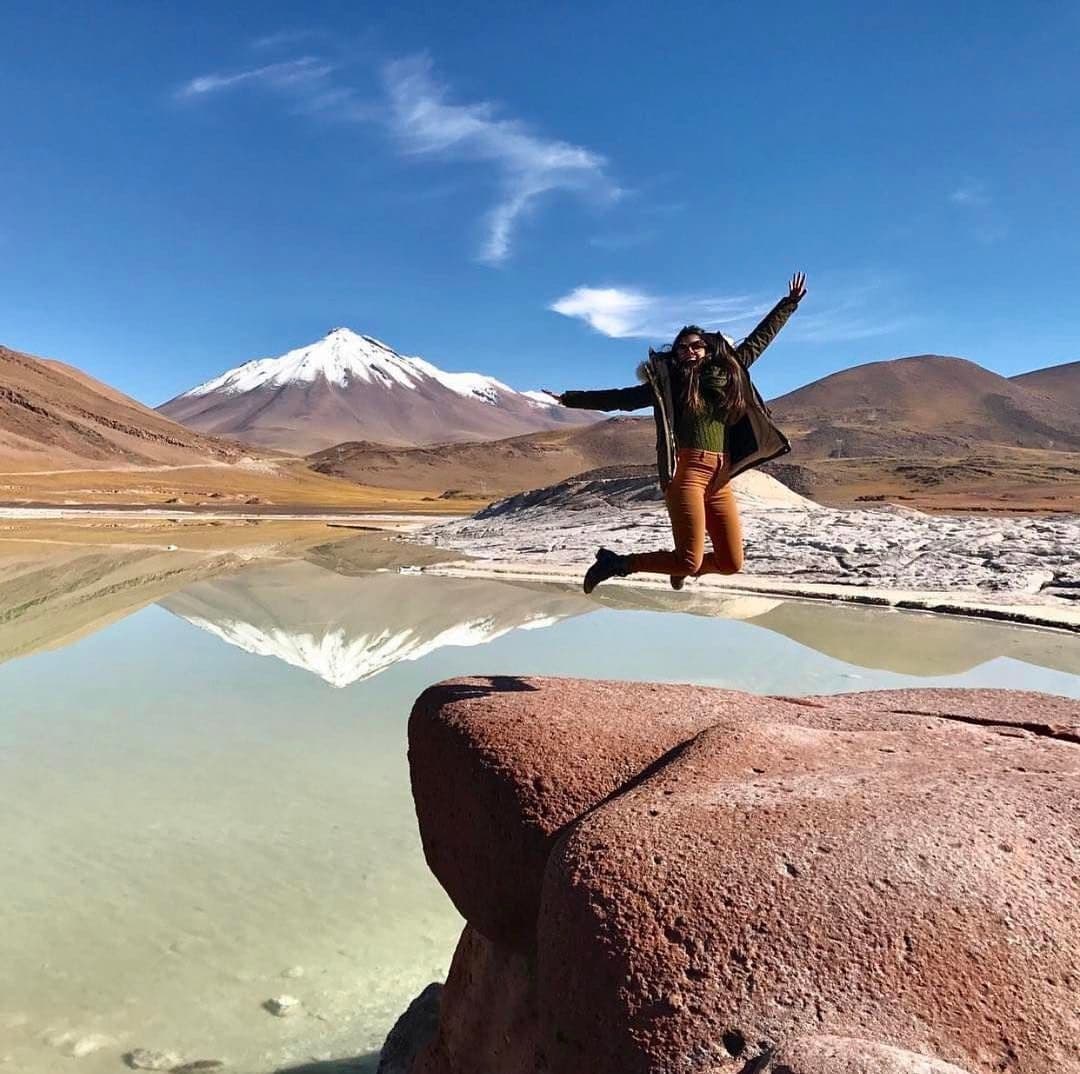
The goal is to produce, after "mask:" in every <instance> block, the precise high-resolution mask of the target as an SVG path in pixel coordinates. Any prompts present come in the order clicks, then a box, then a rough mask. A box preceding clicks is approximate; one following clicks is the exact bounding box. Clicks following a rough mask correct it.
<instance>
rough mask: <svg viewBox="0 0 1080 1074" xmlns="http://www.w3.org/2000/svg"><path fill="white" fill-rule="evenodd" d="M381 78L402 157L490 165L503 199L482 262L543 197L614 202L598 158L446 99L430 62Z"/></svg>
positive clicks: (390, 67) (505, 252)
mask: <svg viewBox="0 0 1080 1074" xmlns="http://www.w3.org/2000/svg"><path fill="white" fill-rule="evenodd" d="M383 75H384V85H385V87H386V94H387V100H388V104H389V112H388V115H387V124H388V126H389V128H390V130H391V132H392V133H393V135H394V137H395V139H396V140H397V142H398V144H399V145H400V146H401V148H402V149H403V151H404V152H405V153H407V154H410V155H414V156H428V157H442V158H458V159H466V160H476V161H481V162H484V163H486V164H490V165H492V166H493V167H494V168H495V170H496V173H497V176H498V182H499V186H500V189H501V195H500V198H499V200H498V202H497V203H496V204H495V205H494V206H493V207H492V208H491V210H490V211H489V212H488V215H487V220H486V227H485V238H484V243H483V247H482V250H481V255H480V256H481V260H484V261H487V262H490V263H492V264H499V263H500V262H502V261H505V260H506V258H507V257H508V256H509V254H510V248H511V244H512V241H513V237H514V233H515V231H516V229H517V227H518V225H519V223H520V222H521V220H522V218H524V217H525V216H526V215H527V214H529V213H530V212H532V211H533V210H534V209H535V208H536V203H537V201H538V199H539V198H540V197H541V196H542V195H544V194H548V193H551V192H553V191H559V190H563V191H573V192H576V193H579V194H580V193H584V194H588V195H590V196H594V197H600V198H605V199H614V198H616V197H618V195H619V190H618V187H617V186H616V185H615V184H614V183H613V182H612V181H611V180H610V178H608V176H607V174H606V170H605V169H606V166H607V162H606V161H605V159H604V158H603V157H602V156H601V155H600V154H598V153H595V152H593V151H592V150H590V149H586V148H585V147H583V146H578V145H573V144H571V143H570V142H565V141H561V140H559V139H554V138H546V137H543V136H541V135H538V134H535V133H533V132H532V131H530V130H529V129H528V127H527V126H526V125H525V124H524V123H522V122H521V121H519V120H516V119H509V118H501V117H500V116H499V115H498V112H497V109H496V108H495V106H494V105H492V104H491V103H490V102H487V101H477V102H473V103H470V104H457V103H453V102H451V101H450V100H449V99H448V98H449V93H448V91H447V89H446V87H445V86H443V85H442V84H440V83H438V82H437V81H436V80H435V78H434V77H433V74H432V65H431V61H430V59H429V58H428V57H426V56H414V57H410V58H408V59H405V60H398V61H396V62H393V63H390V64H387V65H386V67H385V69H384V72H383Z"/></svg>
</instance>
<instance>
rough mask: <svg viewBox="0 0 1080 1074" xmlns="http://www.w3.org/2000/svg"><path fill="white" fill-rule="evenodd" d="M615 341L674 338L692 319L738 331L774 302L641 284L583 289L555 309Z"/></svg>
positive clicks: (554, 309)
mask: <svg viewBox="0 0 1080 1074" xmlns="http://www.w3.org/2000/svg"><path fill="white" fill-rule="evenodd" d="M548 308H549V309H551V310H553V311H554V312H555V313H561V314H562V315H563V316H564V317H577V318H578V319H580V320H582V321H584V322H585V323H586V324H587V325H589V327H590V328H592V329H594V330H595V331H597V332H600V333H602V334H603V335H605V336H610V337H611V338H613V339H650V340H666V339H671V338H672V337H673V336H674V335H675V333H676V332H678V330H679V329H680V328H681V327H682V326H683V325H684V324H689V323H695V324H696V323H700V324H702V325H703V326H705V327H708V328H720V327H723V328H724V330H725V331H729V332H735V333H737V332H738V330H739V329H741V328H746V329H749V328H751V327H753V324H754V318H756V317H760V316H761V314H762V313H764V312H765V311H766V310H767V309H768V308H769V304H768V303H767V302H763V301H761V300H759V299H755V298H753V297H751V296H749V295H658V294H650V293H649V292H647V291H644V290H641V289H639V288H626V287H577V288H575V289H574V290H573V291H571V292H570V293H569V294H566V295H563V297H562V298H560V299H557V300H556V301H555V302H553V303H552V304H551V305H550V306H549V307H548Z"/></svg>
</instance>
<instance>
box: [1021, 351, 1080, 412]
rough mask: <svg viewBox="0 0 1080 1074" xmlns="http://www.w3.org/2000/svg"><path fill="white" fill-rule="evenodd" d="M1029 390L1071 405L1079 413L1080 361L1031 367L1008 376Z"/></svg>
mask: <svg viewBox="0 0 1080 1074" xmlns="http://www.w3.org/2000/svg"><path fill="white" fill-rule="evenodd" d="M1009 379H1010V380H1011V381H1012V382H1013V384H1019V385H1020V387H1022V388H1027V389H1028V390H1029V391H1036V392H1040V393H1041V394H1042V395H1048V396H1050V398H1051V399H1053V400H1055V401H1056V402H1058V403H1061V404H1063V405H1066V406H1070V407H1072V409H1073V410H1075V411H1077V412H1078V413H1080V362H1066V363H1065V364H1064V365H1052V366H1048V367H1047V368H1046V369H1033V370H1032V371H1031V372H1030V373H1021V374H1020V375H1019V376H1016V377H1010V378H1009Z"/></svg>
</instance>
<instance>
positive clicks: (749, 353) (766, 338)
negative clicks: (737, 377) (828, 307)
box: [735, 272, 806, 368]
mask: <svg viewBox="0 0 1080 1074" xmlns="http://www.w3.org/2000/svg"><path fill="white" fill-rule="evenodd" d="M805 295H806V274H805V273H803V272H796V273H795V275H794V276H792V277H791V282H790V283H789V284H788V293H787V294H786V295H785V296H784V297H783V298H782V299H780V301H779V302H777V303H776V305H775V306H773V308H772V309H771V310H769V312H768V313H767V314H765V317H764V319H763V320H762V322H761V324H759V325H758V326H757V328H755V329H754V330H753V332H751V333H750V335H748V336H747V337H746V339H744V340H743V341H742V343H740V344H739V345H738V346H737V347H736V348H735V357H736V358H738V359H739V361H740V362H741V363H742V364H743V365H744V366H746V367H747V368H749V367H750V366H751V365H753V364H754V362H756V361H757V360H758V358H760V357H761V352H762V351H763V350H765V348H766V347H767V346H768V345H769V344H770V343H772V341H773V340H774V339H776V335H777V333H778V332H779V331H780V329H781V328H783V327H784V325H785V324H787V319H788V318H789V317H790V316H791V315H792V314H793V313H794V312H795V310H796V309H798V307H799V303H800V302H801V301H802V300H803V297H804V296H805Z"/></svg>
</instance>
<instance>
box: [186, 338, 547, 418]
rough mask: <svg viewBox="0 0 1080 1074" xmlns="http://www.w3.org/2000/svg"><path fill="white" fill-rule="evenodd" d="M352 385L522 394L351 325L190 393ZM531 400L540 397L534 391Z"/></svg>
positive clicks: (486, 395) (489, 395)
mask: <svg viewBox="0 0 1080 1074" xmlns="http://www.w3.org/2000/svg"><path fill="white" fill-rule="evenodd" d="M320 378H321V379H323V380H325V381H327V383H329V384H334V385H337V386H339V387H342V388H344V387H347V386H348V385H350V384H355V383H357V382H358V381H359V382H363V383H367V384H380V385H382V386H384V387H387V388H391V387H393V386H394V385H398V386H400V387H403V388H416V387H417V386H418V385H419V384H420V383H421V382H422V381H423V380H424V379H430V380H434V381H437V382H438V383H439V384H441V385H443V386H444V387H446V388H449V389H450V390H451V391H452V392H455V393H456V394H458V395H462V396H466V397H472V398H474V399H479V400H480V401H482V402H485V403H490V404H491V405H493V406H494V405H497V404H498V402H499V397H500V396H501V395H503V394H509V395H514V394H519V393H515V391H514V389H513V388H510V387H509V386H507V385H506V384H503V383H502V382H501V381H498V380H496V379H495V378H494V377H486V376H483V375H482V374H480V373H448V372H446V371H445V370H442V369H439V368H438V366H434V365H432V364H431V363H430V362H426V361H424V360H423V359H422V358H409V357H406V356H405V355H402V354H399V353H398V352H397V351H395V350H394V349H393V348H392V347H389V346H387V345H386V344H385V343H383V342H382V341H381V340H378V339H375V338H374V337H372V336H362V335H360V334H359V333H357V332H354V331H353V330H352V329H350V328H333V329H331V330H330V331H329V332H328V333H327V334H326V335H325V336H324V337H323V338H322V339H320V340H319V341H318V342H316V343H311V344H309V345H308V346H306V347H299V348H297V349H296V350H292V351H289V352H288V353H286V354H283V355H281V357H280V358H257V359H255V360H253V361H250V362H245V363H244V364H243V365H241V366H238V367H237V368H235V369H230V370H229V371H228V372H226V373H223V374H222V375H221V376H220V377H215V378H214V379H213V380H208V381H206V382H205V383H204V384H200V385H198V386H197V387H195V388H192V389H191V390H190V391H188V392H185V393H184V396H185V397H191V396H200V395H209V394H211V393H212V392H218V393H221V394H223V395H240V394H243V393H244V392H249V391H254V390H256V389H258V388H263V387H284V386H285V385H288V384H310V383H313V382H314V381H316V380H318V379H320ZM524 394H527V395H528V396H529V400H530V402H535V401H536V400H535V397H534V396H532V395H531V394H530V393H524Z"/></svg>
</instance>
